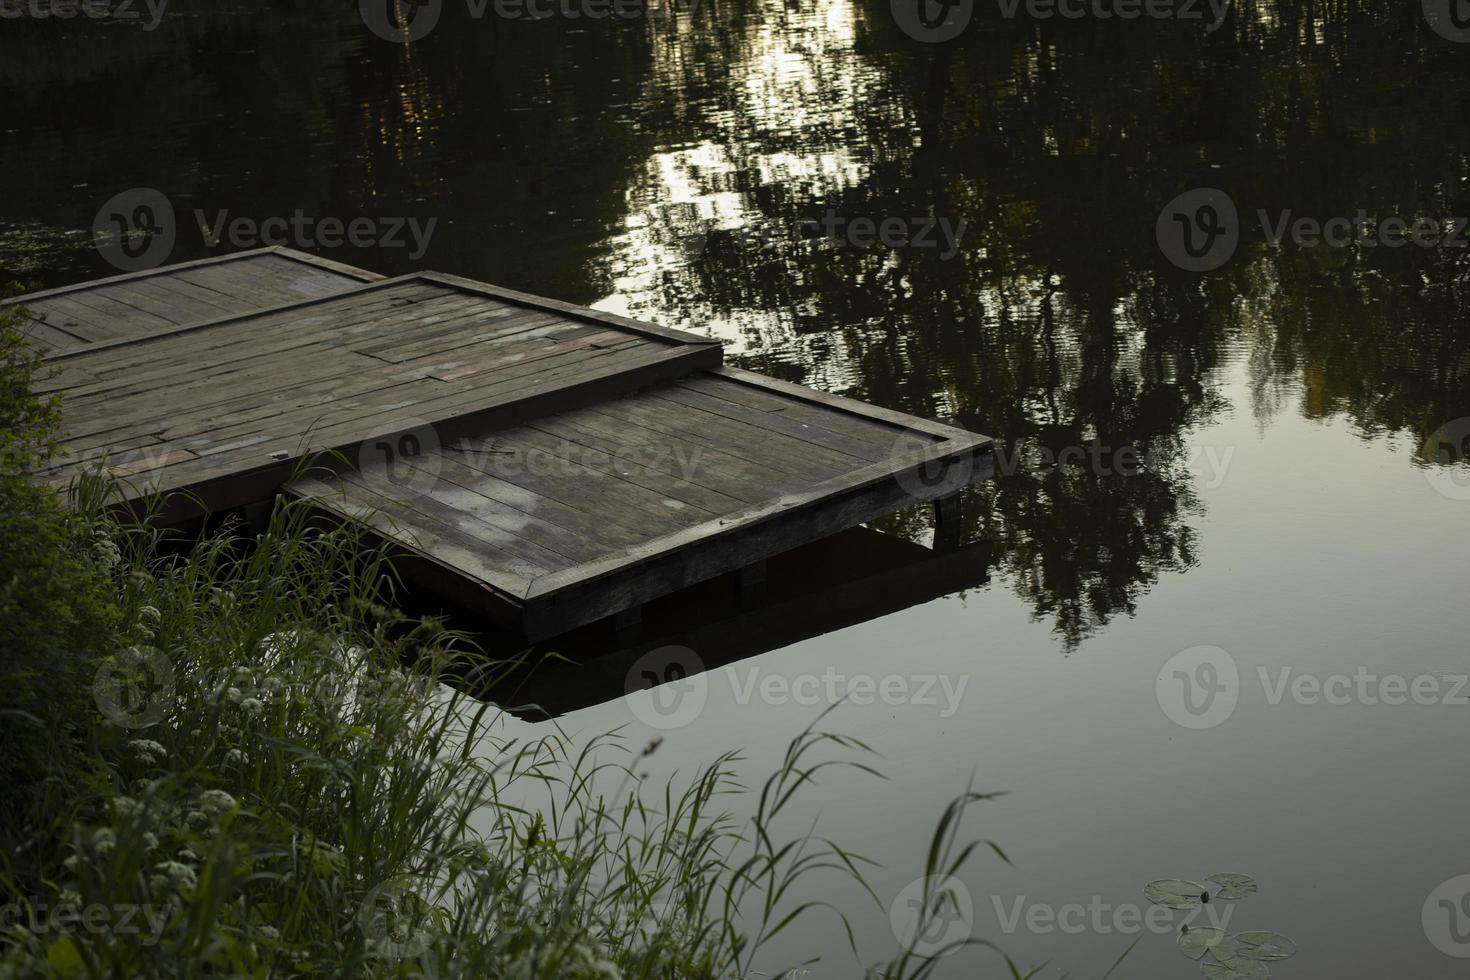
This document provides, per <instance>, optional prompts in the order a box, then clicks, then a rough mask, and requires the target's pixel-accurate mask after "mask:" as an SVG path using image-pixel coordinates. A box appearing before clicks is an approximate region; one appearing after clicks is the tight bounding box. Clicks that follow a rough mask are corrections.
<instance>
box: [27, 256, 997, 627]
mask: <svg viewBox="0 0 1470 980" xmlns="http://www.w3.org/2000/svg"><path fill="white" fill-rule="evenodd" d="M240 261H241V262H245V261H247V260H245V259H242V260H240ZM248 261H249V262H250V263H251V264H258V263H260V262H262V261H269V262H270V263H271V264H272V265H273V266H276V267H277V268H279V267H280V263H281V262H288V263H290V262H296V261H297V260H295V259H292V258H289V257H282V256H281V255H279V254H270V255H263V254H258V253H254V257H253V258H251V259H249V260H248ZM298 264H301V265H306V266H309V265H310V264H309V263H298ZM229 266H230V263H229V262H226V261H216V262H213V263H211V264H210V265H208V266H205V267H204V268H209V269H213V270H214V274H218V273H219V272H220V270H221V269H222V268H228V267H229ZM236 268H237V269H240V268H244V266H241V265H238V264H237V265H236ZM199 269H200V266H198V265H195V266H193V267H192V271H193V272H194V273H195V274H197V273H198V270H199ZM190 271H191V270H190V269H185V268H180V267H169V268H165V269H159V270H154V272H153V273H151V274H148V275H134V276H132V277H125V278H126V280H127V282H128V283H130V285H128V286H127V288H128V289H129V290H130V291H132V294H133V295H134V296H135V304H136V305H134V306H133V307H132V308H133V309H136V310H138V311H140V312H142V311H144V306H145V304H144V291H142V290H141V289H140V287H139V282H140V280H142V279H151V280H156V284H158V285H159V288H158V289H156V290H154V291H151V292H148V293H147V296H146V298H147V299H148V300H149V301H150V302H151V303H152V305H151V306H147V310H146V311H147V312H148V313H149V315H151V316H154V317H155V318H156V320H157V321H158V322H148V323H144V322H142V321H141V320H133V321H130V323H129V325H128V326H127V329H126V330H123V329H122V327H121V326H118V325H115V324H114V325H112V326H113V329H114V330H115V331H116V335H115V336H113V337H111V338H104V337H103V336H101V335H97V336H94V337H92V338H91V339H90V341H89V342H80V341H79V342H75V343H72V344H71V345H70V346H69V347H67V348H66V349H63V350H58V351H55V352H53V353H51V354H50V355H48V356H47V358H46V361H47V363H48V364H49V365H50V366H52V367H53V368H55V369H57V371H56V373H55V375H54V377H52V378H51V379H50V380H49V381H48V382H46V387H47V388H48V389H51V390H55V391H58V392H60V393H61V394H62V395H63V396H64V397H63V402H62V404H63V420H64V427H65V429H66V431H67V453H66V455H64V456H63V457H61V458H60V459H58V460H56V461H55V462H54V463H53V464H52V465H51V467H50V468H49V469H47V470H46V471H45V472H44V473H43V474H42V476H43V478H44V479H46V480H48V481H49V482H51V483H52V484H53V485H56V486H58V487H60V486H64V485H66V484H67V483H69V482H70V481H71V480H72V479H73V478H74V477H75V476H76V475H77V474H78V473H79V472H81V471H83V470H84V469H87V468H91V467H97V466H104V467H105V468H107V469H109V470H111V471H112V472H113V473H115V474H117V475H119V476H122V477H124V478H126V479H127V480H128V481H130V482H129V485H128V488H127V491H126V493H127V496H128V497H130V498H135V497H138V496H141V495H143V494H145V493H151V492H155V491H156V492H160V493H163V494H165V495H170V496H169V500H170V504H169V508H168V510H167V511H166V512H165V516H166V517H167V518H168V519H182V518H184V517H187V516H190V515H191V514H192V513H194V512H197V511H198V509H199V508H201V507H202V508H203V509H204V510H205V511H207V512H217V511H220V510H224V509H228V508H233V507H241V506H247V507H248V506H252V505H259V504H261V503H262V502H266V501H269V500H270V499H272V498H273V497H274V496H275V495H276V494H277V493H282V492H284V493H285V494H287V495H288V496H291V497H294V498H297V499H302V500H306V501H309V503H310V505H311V506H313V507H315V508H318V509H319V510H321V511H322V512H323V513H324V514H327V515H329V516H331V517H332V518H333V519H336V520H351V521H357V522H360V523H362V524H365V525H366V526H368V527H369V528H371V529H372V530H373V531H374V532H375V533H376V534H378V535H380V536H381V537H383V538H386V539H387V540H389V541H390V542H391V543H392V544H393V545H394V546H395V547H396V548H397V549H398V550H399V551H400V552H401V554H402V557H403V558H404V565H405V567H406V568H407V569H409V570H410V574H411V575H412V576H416V577H419V578H421V579H423V580H424V581H425V582H426V583H428V584H429V585H430V586H431V587H432V588H434V589H436V590H438V591H440V592H442V593H444V594H445V595H447V596H452V597H453V598H454V599H456V600H457V601H459V602H460V603H461V604H465V605H469V606H471V607H473V608H478V609H482V610H484V611H485V612H486V613H487V614H488V615H489V616H491V617H492V618H494V619H496V620H498V621H500V622H502V623H503V624H505V625H507V626H509V627H511V628H514V629H515V630H517V631H518V632H520V633H521V634H522V635H524V636H526V637H527V638H529V639H533V640H535V639H540V638H544V637H549V636H553V635H557V634H560V633H563V632H565V631H566V630H568V629H571V628H574V627H577V626H581V625H584V624H587V623H590V622H594V621H597V620H600V619H603V618H606V617H609V616H622V615H626V614H628V613H629V611H631V610H636V609H638V608H639V607H641V605H642V604H644V603H646V602H648V601H650V600H652V599H655V598H657V597H659V596H665V595H668V594H670V593H673V592H675V591H677V590H679V589H682V588H685V587H687V586H690V585H693V584H695V583H698V582H703V581H707V580H709V579H712V578H714V577H717V576H720V575H723V574H725V573H729V572H742V570H744V571H743V574H746V575H754V574H756V573H755V572H753V571H752V569H758V568H759V567H760V563H761V562H762V561H764V560H765V559H766V558H769V557H771V556H774V555H777V554H781V553H783V552H786V551H788V550H789V549H791V548H794V547H796V546H798V545H800V544H803V543H806V542H810V541H813V540H816V539H819V538H822V537H825V536H827V535H830V534H834V533H836V532H838V531H842V530H845V529H847V528H851V527H854V526H856V525H858V524H861V523H864V522H866V521H870V520H873V519H874V518H877V517H879V516H882V515H883V514H887V513H890V512H892V511H894V510H897V509H900V508H903V507H905V506H908V505H911V504H916V503H922V502H926V501H935V500H941V499H946V500H951V499H953V497H954V495H955V494H956V493H957V491H958V490H959V489H960V488H961V487H963V486H965V485H966V484H968V483H972V482H976V481H978V480H982V479H985V478H988V477H989V475H990V455H989V450H990V440H989V439H988V438H987V437H985V436H979V435H976V434H974V433H971V432H968V431H965V430H963V429H958V428H954V427H952V426H947V425H941V424H939V423H935V422H929V421H926V420H923V419H919V418H915V417H913V416H910V415H906V414H903V413H900V412H894V411H889V410H886V409H882V408H877V407H874V406H871V405H866V404H863V403H861V402H858V401H854V400H852V399H847V398H841V397H837V396H834V395H829V394H825V393H821V392H817V391H813V390H811V389H808V388H804V387H801V386H799V385H794V384H789V383H787V382H782V381H777V380H774V379H771V378H767V377H764V376H762V375H758V374H754V373H752V372H749V371H742V370H738V369H735V368H730V367H724V366H722V364H721V349H720V345H719V344H718V343H716V342H713V341H710V340H708V339H706V338H703V337H700V336H698V335H695V334H690V333H685V332H682V331H677V330H669V329H665V328H662V327H656V326H652V325H649V324H645V323H640V322H637V321H633V320H630V319H627V318H624V317H619V316H614V315H611V314H605V313H600V312H596V311H592V310H588V309H585V308H580V307H575V306H571V305H569V304H565V303H560V302H557V301H554V300H547V299H543V298H539V297H534V296H528V295H526V294H522V293H516V292H512V291H509V290H504V289H499V288H497V287H493V286H488V285H485V284H483V283H476V282H472V281H469V280H465V279H459V278H457V277H453V276H445V275H441V274H437V273H420V274H414V275H409V276H402V277H399V278H395V279H380V280H377V281H372V282H363V281H362V280H361V279H360V278H353V277H350V276H346V275H345V274H342V273H337V275H340V276H342V277H343V281H339V282H337V283H336V287H337V288H336V291H335V292H332V293H331V294H330V295H326V296H305V297H300V296H296V297H293V296H288V295H286V294H285V293H284V292H283V293H282V295H280V296H279V297H278V298H277V302H276V303H275V304H274V305H272V306H271V307H270V308H255V309H253V310H252V311H250V312H245V313H241V314H234V315H229V316H224V317H220V318H214V319H204V320H198V321H192V322H191V321H188V317H190V316H192V315H194V314H195V313H198V312H199V310H197V309H196V308H194V307H184V306H178V307H170V306H169V305H168V303H167V298H168V296H169V295H172V294H171V293H168V292H167V291H166V289H165V287H163V286H162V285H161V283H163V282H169V281H175V280H178V279H179V277H180V276H182V275H184V274H185V273H186V272H190ZM366 275H371V274H370V273H368V274H366ZM117 288H118V286H117V285H116V284H115V283H111V284H109V283H103V284H97V285H95V286H87V285H85V284H84V285H82V286H80V287H75V288H73V289H72V290H71V291H70V294H73V295H74V294H87V295H96V294H97V292H98V291H105V290H107V289H113V290H114V291H115V290H116V289H117ZM299 288H301V289H304V290H307V291H312V290H317V289H323V290H324V289H327V288H329V286H328V282H327V280H325V279H321V278H311V277H308V278H307V279H306V280H304V281H303V284H302V285H301V286H300V287H299ZM55 295H56V291H52V292H50V293H47V294H39V300H37V301H35V302H33V298H28V297H21V299H20V302H23V303H25V304H26V305H27V307H28V308H30V309H35V308H36V307H37V306H44V304H45V303H46V302H47V301H52V302H53V304H54V300H55ZM266 299H267V297H266V296H264V295H263V294H260V293H255V294H253V295H251V296H249V297H248V298H247V297H245V296H243V295H242V296H241V301H242V302H246V301H248V302H254V303H260V302H263V301H264V300H266ZM93 308H96V307H93ZM49 309H51V310H54V309H55V306H54V305H52V306H51V307H49ZM48 315H49V314H48ZM40 322H43V323H44V324H45V325H48V326H49V325H50V323H51V321H50V320H46V321H40ZM176 491H188V494H187V495H185V494H182V493H176Z"/></svg>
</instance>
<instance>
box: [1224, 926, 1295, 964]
mask: <svg viewBox="0 0 1470 980" xmlns="http://www.w3.org/2000/svg"><path fill="white" fill-rule="evenodd" d="M1234 938H1235V942H1236V946H1237V947H1238V950H1237V952H1236V955H1237V956H1241V957H1244V958H1245V959H1248V960H1270V961H1275V960H1285V959H1290V958H1291V957H1293V956H1295V955H1296V943H1294V942H1292V941H1291V940H1290V939H1287V938H1286V937H1285V936H1283V935H1281V934H1280V933H1279V932H1241V933H1237V934H1236V935H1235V937H1234Z"/></svg>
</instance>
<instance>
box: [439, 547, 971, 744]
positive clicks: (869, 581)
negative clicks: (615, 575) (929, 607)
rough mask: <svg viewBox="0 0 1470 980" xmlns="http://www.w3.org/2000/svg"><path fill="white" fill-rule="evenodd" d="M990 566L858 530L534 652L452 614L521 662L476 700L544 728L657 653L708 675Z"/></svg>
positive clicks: (492, 648) (932, 594) (614, 687)
mask: <svg viewBox="0 0 1470 980" xmlns="http://www.w3.org/2000/svg"><path fill="white" fill-rule="evenodd" d="M990 564H991V549H990V546H989V545H988V544H987V543H985V542H975V543H971V544H965V545H960V544H952V545H949V546H947V547H944V546H942V547H940V548H939V549H933V548H927V547H925V546H923V545H920V544H915V543H913V542H911V541H907V540H904V539H902V538H899V537H895V536H893V535H891V534H885V533H882V532H880V531H875V530H872V529H870V528H867V527H856V528H852V529H850V530H847V531H843V532H841V533H839V534H835V535H832V536H831V537H828V538H824V539H821V540H819V541H815V542H812V543H810V544H807V545H803V546H801V547H799V548H796V549H793V550H791V551H788V552H786V553H784V554H781V555H777V556H775V557H773V558H770V559H768V560H767V562H766V563H765V565H766V567H765V570H764V576H763V577H760V576H756V577H752V576H750V575H748V574H747V575H745V576H744V577H742V575H741V574H739V573H736V574H729V575H724V576H721V577H719V578H715V579H711V580H709V581H707V582H702V583H700V584H699V585H696V586H692V587H690V588H687V589H684V590H682V591H680V592H677V593H674V594H672V595H668V596H664V597H662V598H659V599H656V600H654V601H651V602H649V603H648V604H647V605H646V606H644V607H643V612H642V617H641V621H640V622H639V623H638V624H637V625H636V627H633V628H625V629H623V630H619V629H618V628H617V626H616V625H615V624H614V623H613V622H612V621H611V620H603V621H601V622H598V623H593V624H590V625H588V626H583V627H580V628H578V629H575V630H572V631H571V632H568V633H566V634H564V635H562V636H559V637H556V638H554V639H551V640H546V641H543V642H541V643H538V644H535V645H533V646H528V645H527V644H526V643H525V642H524V641H523V640H520V639H519V638H518V637H515V636H512V635H510V634H508V633H506V632H505V631H504V630H502V629H499V628H497V627H495V626H494V625H493V624H490V623H487V622H478V623H475V622H472V621H470V620H468V619H467V618H466V617H465V614H451V619H452V621H453V624H454V625H456V626H458V627H459V628H461V629H466V630H469V631H470V632H472V633H474V635H475V638H476V639H477V641H478V642H480V643H481V644H482V646H483V647H484V649H485V651H486V652H487V653H489V654H490V655H491V656H492V657H496V658H511V657H515V656H517V655H524V658H525V663H524V665H522V666H521V667H519V668H517V669H515V670H514V671H512V672H511V673H510V674H509V676H507V677H504V678H502V679H501V680H500V681H499V682H498V683H497V685H496V687H495V688H494V689H493V690H479V691H472V693H474V694H476V696H480V697H483V698H485V699H486V700H493V701H495V702H496V703H498V704H501V705H503V706H505V707H506V708H507V709H508V710H510V711H511V712H512V713H514V714H516V715H517V716H519V717H522V718H525V719H527V720H536V721H539V720H546V719H548V718H555V717H557V716H559V715H562V714H565V713H567V712H570V711H576V710H578V709H581V708H586V707H590V706H592V705H596V704H601V703H604V702H606V701H611V700H613V699H615V698H619V697H622V696H623V695H624V694H625V693H627V684H628V675H629V671H630V669H631V668H632V666H633V665H634V664H635V663H636V662H637V661H638V659H639V658H640V657H642V656H643V655H644V654H645V653H647V652H649V651H651V650H655V649H658V648H660V647H670V646H673V647H686V648H688V649H689V650H692V651H695V653H696V654H697V661H698V663H699V664H700V665H701V666H702V667H703V668H704V669H705V670H712V669H715V668H717V667H723V666H725V665H727V664H731V663H734V662H737V661H739V660H743V659H745V658H746V657H752V656H755V655H757V654H761V653H766V652H768V651H770V650H777V649H780V648H782V647H785V646H790V645H791V644H793V643H797V642H799V641H801V640H805V639H809V638H811V637H814V636H820V635H822V634H824V633H830V632H833V631H835V630H840V629H844V628H847V627H849V626H855V625H857V624H860V623H865V622H869V621H871V620H875V619H879V618H881V617H883V616H887V615H889V614H891V613H895V612H898V611H900V610H903V609H907V608H909V607H911V606H916V605H919V604H921V603H924V602H928V601H930V600H933V599H937V598H940V597H942V596H946V595H951V594H954V593H956V592H961V591H964V590H967V589H973V588H978V587H980V586H983V585H984V584H985V583H986V582H987V581H988V578H989V570H990Z"/></svg>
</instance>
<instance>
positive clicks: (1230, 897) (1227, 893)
mask: <svg viewBox="0 0 1470 980" xmlns="http://www.w3.org/2000/svg"><path fill="white" fill-rule="evenodd" d="M1205 881H1208V882H1213V883H1214V884H1216V885H1219V886H1220V890H1219V891H1217V892H1215V897H1216V898H1223V899H1225V900H1227V901H1231V902H1233V901H1237V900H1239V899H1242V898H1248V897H1250V896H1251V895H1254V894H1255V893H1256V879H1254V878H1252V877H1251V876H1250V875H1238V874H1232V873H1231V872H1228V871H1222V872H1220V873H1219V874H1214V875H1210V876H1209V877H1208V878H1206V879H1205Z"/></svg>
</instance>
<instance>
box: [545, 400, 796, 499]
mask: <svg viewBox="0 0 1470 980" xmlns="http://www.w3.org/2000/svg"><path fill="white" fill-rule="evenodd" d="M528 425H529V427H531V428H535V429H540V430H542V431H543V432H546V433H548V434H550V435H553V436H556V437H558V438H563V439H569V440H572V441H574V442H577V443H580V444H581V445H584V446H593V447H596V448H599V449H602V450H604V451H606V452H609V453H611V454H612V455H613V456H615V457H617V458H619V459H623V460H627V461H631V462H633V463H636V464H637V465H641V466H647V467H650V468H651V469H654V470H662V471H663V472H666V473H674V472H676V470H675V469H674V467H675V465H676V464H677V463H678V460H679V459H680V458H682V459H684V460H691V459H695V458H696V453H697V458H698V459H699V460H700V461H701V462H702V463H703V464H704V465H702V466H700V467H699V468H698V471H697V472H696V473H695V474H693V475H692V476H691V481H692V482H693V483H695V484H697V485H698V486H700V487H704V488H706V489H708V490H711V491H714V492H717V493H720V494H724V495H726V496H729V497H733V498H736V499H738V500H741V501H744V502H746V503H754V502H755V501H757V500H765V499H766V498H768V497H769V496H770V495H771V494H772V493H782V492H787V491H789V490H794V489H796V488H798V487H801V486H804V485H805V482H806V481H804V480H802V479H800V478H799V477H796V476H794V475H793V474H791V473H789V472H784V471H780V470H774V469H770V468H767V467H764V466H760V465H758V464H756V463H752V462H750V461H749V460H745V459H741V458H739V457H737V456H731V455H730V454H729V453H726V452H724V451H723V450H721V449H718V448H710V447H709V446H707V445H703V444H693V443H690V442H688V441H686V440H684V439H681V438H678V437H674V436H671V435H670V434H669V433H667V432H660V431H658V430H655V429H649V428H645V427H644V426H641V425H635V424H632V423H629V422H625V421H623V420H622V419H616V418H613V417H612V416H610V415H603V414H601V413H600V412H598V411H597V410H596V408H595V407H593V408H588V409H582V410H579V411H576V412H570V413H562V414H557V415H550V416H547V417H545V418H539V419H536V420H534V421H532V422H530V423H528Z"/></svg>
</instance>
